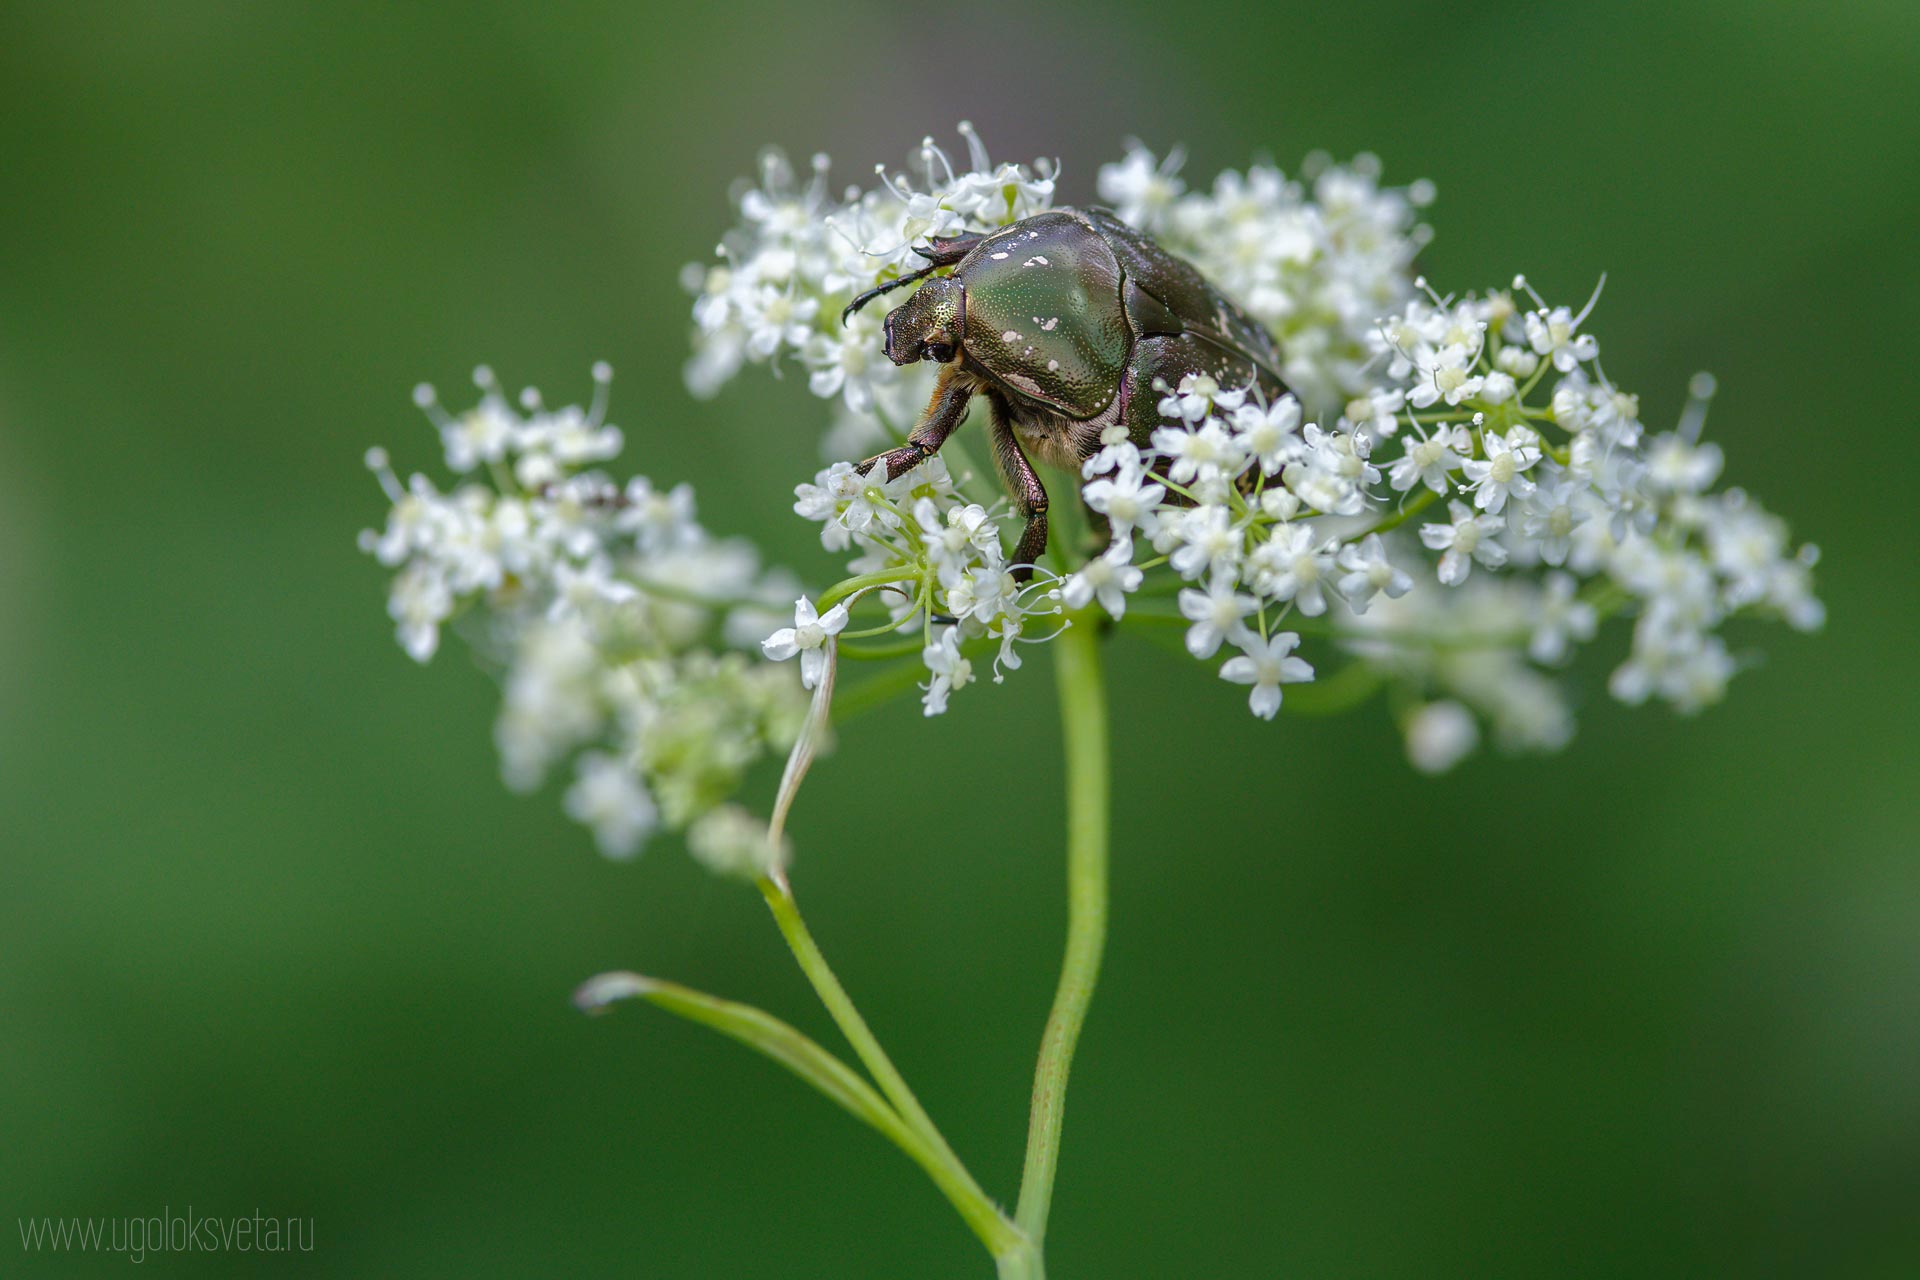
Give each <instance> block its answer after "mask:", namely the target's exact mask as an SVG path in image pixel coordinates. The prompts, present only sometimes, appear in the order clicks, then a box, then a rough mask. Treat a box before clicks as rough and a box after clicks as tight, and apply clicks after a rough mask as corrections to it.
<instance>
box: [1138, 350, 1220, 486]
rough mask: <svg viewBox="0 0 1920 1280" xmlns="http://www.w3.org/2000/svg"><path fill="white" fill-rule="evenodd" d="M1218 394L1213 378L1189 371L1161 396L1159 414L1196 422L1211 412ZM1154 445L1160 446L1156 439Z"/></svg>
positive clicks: (1217, 385)
mask: <svg viewBox="0 0 1920 1280" xmlns="http://www.w3.org/2000/svg"><path fill="white" fill-rule="evenodd" d="M1219 395H1220V384H1219V383H1218V382H1216V381H1214V379H1213V378H1211V377H1210V376H1208V375H1207V374H1204V373H1189V374H1187V375H1185V376H1184V377H1182V378H1181V379H1180V385H1179V386H1178V387H1176V388H1175V389H1174V390H1173V391H1172V393H1171V394H1169V395H1167V396H1164V397H1162V399H1161V401H1160V404H1159V406H1158V407H1159V410H1160V416H1161V417H1163V418H1178V419H1180V420H1181V421H1182V422H1185V423H1187V424H1188V425H1193V424H1196V423H1198V422H1200V421H1201V420H1202V419H1204V418H1205V417H1206V416H1207V415H1208V414H1210V413H1212V412H1213V402H1214V400H1215V398H1216V397H1218V396H1219ZM1154 447H1155V448H1159V447H1160V446H1159V442H1158V441H1157V440H1156V441H1155V444H1154ZM1177 478H1178V477H1176V479H1177Z"/></svg>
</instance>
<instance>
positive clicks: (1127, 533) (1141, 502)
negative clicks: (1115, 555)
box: [1081, 445, 1167, 544]
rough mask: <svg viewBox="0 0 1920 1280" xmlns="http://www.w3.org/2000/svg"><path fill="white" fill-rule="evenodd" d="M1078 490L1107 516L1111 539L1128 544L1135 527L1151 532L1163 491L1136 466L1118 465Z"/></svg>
mask: <svg viewBox="0 0 1920 1280" xmlns="http://www.w3.org/2000/svg"><path fill="white" fill-rule="evenodd" d="M1127 447H1128V448H1130V449H1131V448H1132V446H1131V445H1129V446H1127ZM1081 494H1082V496H1083V497H1085V499H1086V502H1087V505H1088V506H1089V507H1092V508H1093V509H1094V510H1095V511H1098V512H1099V513H1100V514H1102V515H1104V516H1105V517H1106V518H1107V522H1108V524H1109V526H1110V527H1111V528H1112V531H1113V537H1114V540H1115V541H1125V542H1128V543H1129V544H1130V543H1131V540H1132V537H1133V531H1134V530H1135V529H1141V530H1143V531H1145V532H1147V533H1152V531H1153V524H1154V521H1155V519H1156V514H1155V513H1156V510H1157V508H1158V507H1159V505H1160V502H1161V501H1162V500H1163V499H1164V498H1165V497H1166V496H1167V491H1166V488H1165V487H1164V486H1162V485H1157V484H1153V483H1151V482H1150V480H1149V478H1148V476H1147V474H1146V472H1145V471H1143V470H1142V469H1141V468H1139V467H1138V466H1131V467H1129V466H1122V467H1121V468H1120V469H1119V470H1117V471H1116V472H1114V474H1113V475H1111V476H1103V477H1101V478H1100V479H1098V480H1093V481H1090V482H1089V483H1088V484H1087V485H1086V487H1085V488H1084V489H1082V490H1081Z"/></svg>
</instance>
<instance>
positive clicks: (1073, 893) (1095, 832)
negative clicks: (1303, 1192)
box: [1000, 613, 1109, 1280]
mask: <svg viewBox="0 0 1920 1280" xmlns="http://www.w3.org/2000/svg"><path fill="white" fill-rule="evenodd" d="M1072 623H1073V625H1071V626H1069V627H1068V628H1067V630H1066V632H1065V633H1064V634H1062V635H1061V637H1060V638H1059V640H1058V641H1056V642H1055V646H1054V648H1055V671H1056V672H1057V676H1056V678H1057V680H1058V682H1059V687H1060V721H1061V730H1062V734H1063V737H1064V740H1065V748H1066V766H1067V947H1066V959H1065V961H1064V963H1063V964H1062V965H1061V969H1060V984H1059V986H1058V988H1057V989H1056V990H1055V992H1054V997H1053V1010H1052V1012H1051V1013H1049V1014H1048V1015H1047V1028H1046V1031H1045V1033H1044V1034H1043V1035H1042V1037H1041V1040H1040V1062H1039V1065H1038V1067H1037V1068H1036V1069H1035V1071H1034V1076H1033V1110H1032V1115H1031V1118H1030V1121H1029V1124H1028V1129H1027V1160H1026V1168H1025V1171H1024V1173H1023V1174H1022V1176H1021V1181H1020V1204H1019V1207H1018V1209H1017V1210H1016V1211H1015V1213H1014V1221H1015V1222H1016V1223H1017V1224H1018V1225H1019V1227H1020V1229H1021V1230H1022V1231H1023V1232H1025V1233H1026V1236H1027V1239H1028V1240H1029V1241H1030V1242H1031V1256H1030V1257H1020V1258H1015V1259H1012V1260H1010V1261H1009V1262H1004V1263H1003V1264H1002V1266H1001V1272H1000V1274H1001V1276H1002V1278H1003V1280H1010V1278H1017V1280H1039V1278H1040V1277H1042V1276H1043V1275H1044V1274H1045V1271H1044V1264H1043V1263H1042V1261H1041V1258H1042V1252H1041V1249H1042V1244H1043V1242H1044V1240H1045V1237H1046V1232H1047V1212H1048V1210H1049V1208H1050V1207H1051V1206H1052V1203H1053V1181H1054V1173H1055V1171H1056V1169H1057V1168H1058V1165H1059V1161H1060V1126H1061V1122H1062V1121H1063V1120H1064V1119H1065V1116H1066V1099H1067V1073H1068V1070H1069V1069H1070V1068H1071V1067H1072V1065H1073V1050H1074V1046H1075V1044H1076V1043H1077V1042H1078V1041H1079V1039H1080V1027H1081V1024H1082V1023H1083V1022H1085V1020H1086V1016H1087V1005H1088V1003H1089V1002H1090V1001H1091V1000H1092V999H1093V987H1094V982H1095V980H1096V978H1097V977H1098V976H1099V972H1100V955H1101V952H1102V950H1103V949H1104V948H1105V945H1106V935H1107V793H1108V788H1109V782H1108V772H1109V770H1108V762H1107V699H1106V686H1105V682H1104V678H1103V676H1102V674H1101V667H1100V643H1099V635H1098V620H1097V618H1096V617H1095V616H1094V615H1093V614H1091V613H1081V614H1078V615H1075V616H1074V618H1073V619H1072ZM1022 1268H1024V1269H1022Z"/></svg>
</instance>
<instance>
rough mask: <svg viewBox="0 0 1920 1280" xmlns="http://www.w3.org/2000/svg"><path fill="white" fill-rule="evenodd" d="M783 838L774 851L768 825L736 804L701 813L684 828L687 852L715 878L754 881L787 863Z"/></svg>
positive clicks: (784, 839) (783, 837)
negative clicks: (736, 878)
mask: <svg viewBox="0 0 1920 1280" xmlns="http://www.w3.org/2000/svg"><path fill="white" fill-rule="evenodd" d="M786 845H787V841H786V837H785V836H782V837H781V839H780V847H779V848H778V849H776V848H775V847H774V845H773V841H772V839H771V837H770V833H769V832H768V830H767V824H766V823H765V822H762V821H761V820H760V819H759V818H756V817H754V816H753V815H752V814H751V813H748V812H747V811H746V810H745V809H742V808H741V807H740V806H739V805H737V804H723V805H721V806H720V807H719V808H718V809H714V810H711V811H710V812H708V813H704V814H702V815H701V816H700V817H699V818H697V819H695V820H694V823H693V825H692V826H690V827H688V828H687V852H688V853H691V854H692V855H693V857H694V860H695V861H696V862H699V863H700V864H701V865H702V866H704V867H706V869H707V870H709V871H712V872H714V873H715V874H717V875H723V876H735V877H738V878H739V879H742V880H757V879H759V878H760V877H761V876H764V875H767V874H768V873H769V872H771V871H773V870H774V869H775V868H777V867H779V866H782V865H783V864H784V863H785V862H786V861H787V856H788V850H787V847H786Z"/></svg>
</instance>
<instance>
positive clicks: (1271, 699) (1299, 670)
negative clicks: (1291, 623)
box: [1220, 631, 1313, 720]
mask: <svg viewBox="0 0 1920 1280" xmlns="http://www.w3.org/2000/svg"><path fill="white" fill-rule="evenodd" d="M1235 643H1236V644H1238V645H1239V646H1240V650H1241V653H1240V656H1239V657H1236V658H1228V659H1227V660H1226V662H1224V663H1222V664H1221V667H1220V678H1221V679H1222V680H1231V681H1233V683H1235V684H1250V685H1252V686H1253V691H1252V692H1251V693H1250V694H1248V695H1247V705H1248V706H1249V707H1251V708H1252V709H1253V714H1255V715H1257V716H1259V717H1260V718H1261V719H1262V720H1271V719H1273V717H1274V716H1275V715H1276V714H1278V713H1279V711H1280V686H1281V685H1283V684H1299V683H1301V682H1302V681H1306V680H1311V679H1313V667H1312V666H1311V665H1309V664H1308V663H1307V662H1306V661H1305V660H1304V659H1301V658H1295V657H1291V656H1289V655H1291V654H1292V653H1293V651H1294V649H1295V648H1296V647H1297V646H1298V645H1299V643H1300V637H1299V636H1298V635H1296V634H1295V633H1293V632H1291V631H1282V632H1280V633H1279V634H1277V635H1275V636H1274V637H1273V638H1272V639H1271V640H1262V639H1261V638H1260V637H1259V636H1256V635H1247V636H1243V637H1242V638H1241V639H1239V640H1238V641H1236V642H1235Z"/></svg>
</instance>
